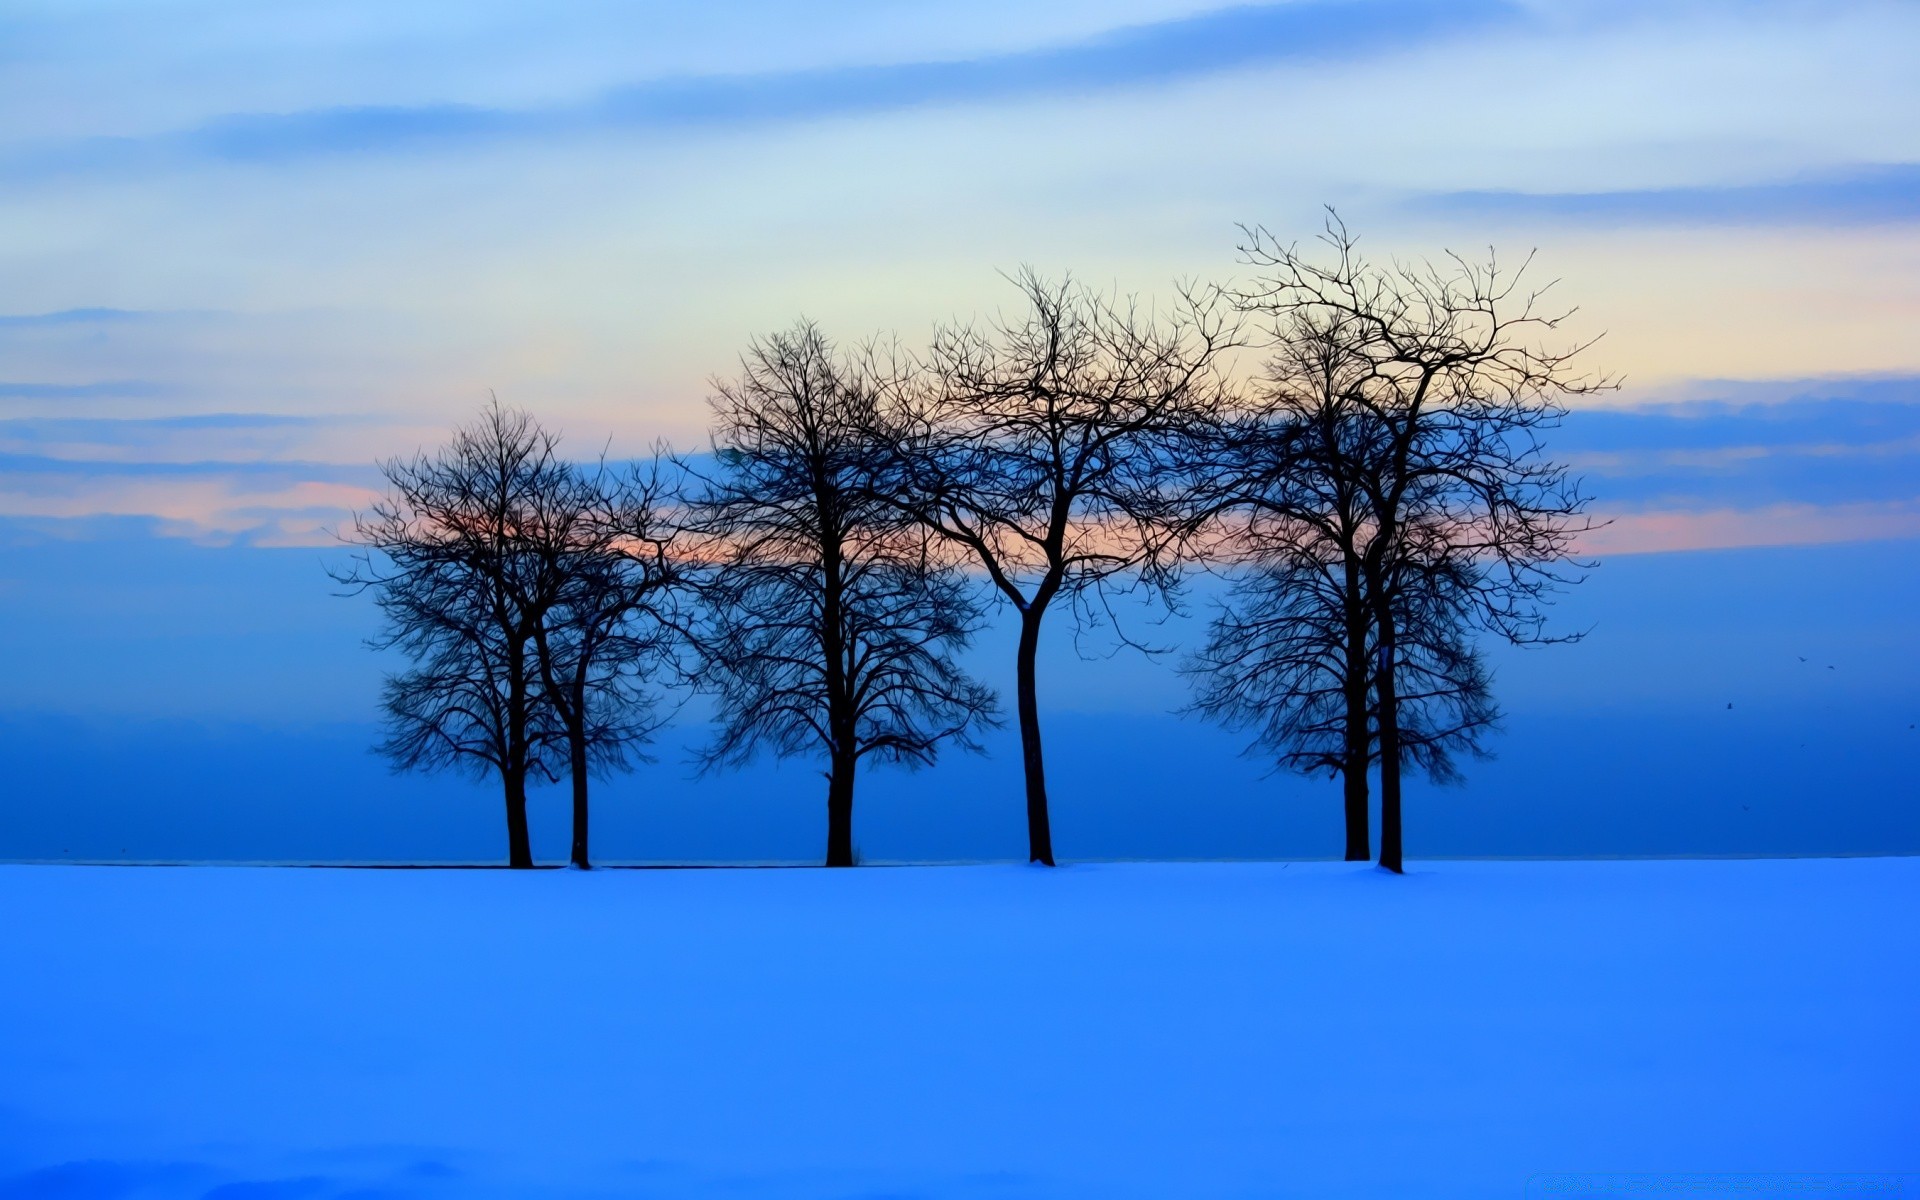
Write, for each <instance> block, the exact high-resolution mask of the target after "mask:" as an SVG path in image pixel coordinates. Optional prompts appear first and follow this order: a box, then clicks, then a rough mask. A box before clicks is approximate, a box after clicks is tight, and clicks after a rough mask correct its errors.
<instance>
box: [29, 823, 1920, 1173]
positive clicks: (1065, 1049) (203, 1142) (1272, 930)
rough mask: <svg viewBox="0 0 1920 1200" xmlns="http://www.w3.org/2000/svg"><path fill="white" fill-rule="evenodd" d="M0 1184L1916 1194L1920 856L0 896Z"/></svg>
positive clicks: (432, 882) (64, 881)
mask: <svg viewBox="0 0 1920 1200" xmlns="http://www.w3.org/2000/svg"><path fill="white" fill-rule="evenodd" d="M0 912H4V913H5V914H6V921H5V923H4V929H0V964H4V970H5V976H4V979H5V986H4V989H0V1197H26V1196H49V1197H51V1196H60V1197H120V1196H126V1197H176V1196H191V1197H207V1198H208V1200H280V1198H292V1197H314V1198H316V1200H325V1198H329V1197H346V1196H355V1197H361V1198H370V1197H374V1196H385V1197H403V1196H404V1197H416V1196H417V1197H422V1198H434V1197H466V1196H476V1197H494V1196H501V1197H505V1196H555V1197H589V1196H594V1197H599V1196H606V1197H612V1196H636V1197H648V1196H659V1197H683V1196H737V1197H747V1198H758V1197H795V1198H809V1200H810V1198H815V1197H870V1198H878V1197H883V1196H886V1197H909V1196H912V1197H983V1198H996V1200H998V1198H1006V1200H1019V1198H1025V1197H1103V1198H1104V1197H1121V1198H1125V1197H1153V1198H1163V1197H1215V1196H1219V1197H1242V1196H1247V1197H1253V1196H1263V1197H1266V1196H1271V1197H1312V1198H1316V1200H1317V1198H1322V1197H1361V1196H1364V1197H1436V1198H1445V1197H1463V1198H1464V1197H1472V1198H1475V1200H1479V1198H1482V1197H1516V1198H1517V1197H1520V1196H1523V1195H1526V1194H1530V1193H1529V1191H1528V1180H1529V1178H1530V1177H1533V1176H1535V1175H1537V1174H1538V1173H1541V1172H1562V1171H1635V1172H1723V1171H1724V1172H1758V1171H1795V1172H1840V1171H1852V1172H1862V1171H1899V1170H1913V1169H1915V1167H1916V1165H1920V1021H1916V1019H1915V1018H1916V1015H1920V1001H1917V1000H1916V997H1920V988H1917V987H1916V984H1917V983H1920V923H1917V922H1916V921H1915V914H1916V912H1920V859H1830V860H1787V861H1690V862H1550V863H1549V862H1525V863H1523V862H1507V863H1492V862H1434V863H1422V864H1419V865H1418V867H1417V869H1416V870H1415V872H1414V873H1413V874H1411V875H1409V876H1408V877H1406V878H1393V877H1390V876H1387V875H1384V874H1382V873H1380V872H1378V871H1375V870H1372V869H1370V868H1356V867H1351V866H1345V865H1336V864H1328V863H1295V864H1291V865H1282V864H1278V863H1274V864H1155V865H1147V864H1128V865H1077V866H1069V867H1065V868H1061V869H1059V870H1057V871H1047V870H1044V869H1039V868H1024V867H1009V866H983V867H941V868H885V869H881V868H875V869H861V870H855V871H841V872H827V871H818V870H724V871H618V872H616V871H602V872H595V873H591V874H582V873H579V872H562V871H549V872H538V873H508V872H505V871H368V870H294V869H270V868H262V869H249V868H132V867H27V866H13V867H0Z"/></svg>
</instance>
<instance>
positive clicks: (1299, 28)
mask: <svg viewBox="0 0 1920 1200" xmlns="http://www.w3.org/2000/svg"><path fill="white" fill-rule="evenodd" d="M1523 16H1524V12H1523V10H1522V9H1521V8H1520V7H1519V6H1518V5H1516V4H1513V3H1510V2H1508V0H1452V2H1447V0H1306V2H1302V3H1288V4H1264V5H1249V6H1243V7H1234V8H1227V9H1221V10H1217V11H1214V12H1207V13H1201V14H1199V15H1195V16H1190V17H1184V18H1180V19H1176V20H1169V21H1162V22H1156V23H1152V24H1146V25H1139V26H1133V27H1128V28H1123V29H1118V30H1114V31H1111V32H1108V33H1106V34H1102V35H1099V36H1096V37H1092V38H1088V39H1084V40H1081V41H1078V42H1073V43H1069V44H1065V45H1059V46H1053V47H1047V48H1041V49H1034V50H1026V51H1019V52H1013V53H1001V54H992V55H986V56H982V57H976V58H971V59H961V60H949V61H918V62H907V63H894V64H879V65H862V66H839V67H828V68H819V69H809V70H789V71H770V72H762V73H757V74H738V75H715V76H697V77H686V78H663V79H654V80H648V81H645V82H640V83H636V84H633V85H630V86H626V87H620V88H616V89H612V90H610V91H606V92H603V93H601V94H599V95H597V96H594V97H592V98H590V99H587V100H585V101H583V102H580V103H577V104H573V105H563V106H554V107H547V108H522V109H513V108H501V107H489V106H483V105H468V104H455V103H448V104H426V105H405V106H378V105H371V106H357V107H338V108H322V109H315V110H310V111H304V112H289V113H272V114H236V115H231V116H226V117H222V118H218V119H215V120H212V121H209V122H207V123H205V124H202V125H200V126H199V127H197V128H194V129H190V130H185V131H181V132H177V133H173V134H167V135H161V136H156V137H143V138H92V139H84V140H79V141H73V142H66V143H60V144H54V145H43V146H40V147H37V148H33V149H25V150H20V151H16V152H14V153H13V154H12V155H11V156H10V157H9V158H8V159H7V160H5V161H4V162H0V172H4V173H6V174H11V175H14V176H23V175H24V176H30V175H36V174H48V173H60V172H63V171H72V170H90V169H95V168H101V167H125V166H139V165H143V164H156V163H164V162H166V161H169V160H174V159H180V158H185V159H212V160H219V161H232V162H280V161H286V160H289V159H297V158H304V157H311V156H318V155H333V154H344V153H364V152H391V151H417V150H423V149H432V148H438V147H448V146H457V145H463V144H474V143H481V142H493V141H500V140H508V139H519V138H530V137H543V136H553V135H563V134H569V133H577V132H588V131H596V130H623V129H675V128H699V127H712V126H720V125H739V124H766V123H774V122H793V121H805V120H811V119H818V118H824V117H834V116H843V115H859V114H868V113H880V112H888V111H895V110H900V109H908V108H914V107H919V106H927V105H953V104H974V103H990V102H995V101H1003V100H1018V99H1026V98H1032V97H1045V96H1053V95H1074V94H1084V93H1089V92H1096V91H1106V90H1115V89H1125V88H1132V87H1141V86H1152V85H1155V84H1162V83H1168V82H1172V81H1177V80H1182V79H1190V78H1196V77H1201V76H1205V75H1209V74H1213V73H1217V72H1223V71H1232V70H1239V69H1244V68H1249V67H1256V66H1261V65H1265V64H1276V63H1285V62H1292V61H1313V60H1338V59H1353V58H1361V57H1364V56H1367V55H1370V54H1378V53H1381V52H1385V51H1391V50H1395V49H1399V48H1402V47H1406V46H1411V45H1417V44H1421V43H1423V42H1430V41H1435V40H1443V39H1446V38H1449V37H1454V36H1458V35H1462V34H1466V33H1468V32H1472V31H1480V30H1485V29H1487V28H1489V27H1494V26H1499V25H1507V24H1514V23H1517V22H1519V21H1520V20H1522V19H1523Z"/></svg>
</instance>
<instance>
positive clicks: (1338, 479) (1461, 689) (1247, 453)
mask: <svg viewBox="0 0 1920 1200" xmlns="http://www.w3.org/2000/svg"><path fill="white" fill-rule="evenodd" d="M1283 333H1284V336H1282V337H1278V338H1275V339H1274V340H1273V341H1272V344H1271V345H1270V347H1269V349H1270V351H1271V356H1270V357H1269V359H1268V361H1267V364H1266V370H1265V372H1264V373H1263V375H1262V376H1261V378H1260V379H1258V380H1257V381H1256V383H1257V386H1256V387H1255V388H1254V389H1253V390H1252V392H1251V393H1250V395H1249V401H1250V402H1249V404H1248V406H1247V407H1246V408H1245V409H1243V410H1241V411H1239V412H1237V413H1235V414H1233V417H1232V419H1230V420H1228V421H1225V422H1222V423H1221V424H1219V425H1218V426H1216V427H1215V428H1214V429H1212V430H1210V431H1208V434H1207V436H1205V437H1202V438H1199V439H1196V440H1195V441H1194V442H1193V443H1191V444H1190V445H1189V447H1188V448H1187V450H1186V452H1185V453H1184V454H1183V461H1184V464H1185V467H1186V470H1187V472H1188V474H1189V476H1190V478H1191V481H1192V482H1191V485H1190V486H1191V494H1192V495H1193V496H1194V497H1195V500H1196V504H1195V514H1196V518H1204V519H1207V520H1208V521H1209V523H1210V524H1211V525H1212V527H1213V528H1212V532H1213V534H1214V536H1212V537H1211V538H1209V539H1208V542H1207V546H1206V551H1205V553H1206V555H1207V557H1208V558H1209V559H1210V560H1211V561H1213V562H1215V563H1217V564H1220V565H1222V566H1224V567H1225V568H1227V571H1228V573H1229V574H1230V575H1231V577H1232V579H1233V583H1232V586H1231V587H1230V589H1229V591H1228V593H1227V596H1226V598H1225V600H1224V601H1223V602H1222V604H1221V606H1220V610H1219V612H1218V614H1217V616H1216V617H1215V619H1214V620H1213V621H1212V622H1211V624H1210V625H1209V627H1208V639H1207V642H1206V645H1205V647H1204V648H1203V649H1202V650H1200V651H1199V652H1197V653H1196V654H1194V655H1193V656H1192V657H1190V658H1189V659H1188V660H1187V662H1186V663H1185V665H1184V668H1183V669H1184V670H1185V671H1186V672H1187V674H1188V675H1189V676H1190V677H1191V678H1192V680H1193V683H1194V689H1195V696H1194V700H1193V703H1192V704H1191V706H1190V711H1194V712H1197V713H1200V714H1201V715H1204V716H1207V717H1210V718H1213V719H1215V720H1218V721H1220V722H1222V723H1223V724H1225V725H1226V726H1228V727H1229V728H1233V729H1244V730H1249V731H1251V732H1252V733H1253V734H1254V742H1253V746H1252V747H1250V748H1251V749H1258V750H1261V751H1263V752H1265V753H1268V754H1271V755H1273V756H1274V757H1275V759H1276V761H1277V762H1278V763H1279V765H1280V766H1281V767H1282V768H1284V769H1287V770H1292V771H1296V772H1299V773H1303V774H1316V773H1318V772H1320V771H1326V772H1327V773H1329V774H1331V775H1333V776H1336V777H1338V778H1340V779H1341V781H1342V790H1343V810H1344V817H1345V827H1346V858H1347V859H1348V860H1349V861H1364V860H1366V859H1369V858H1371V857H1372V856H1373V852H1372V843H1371V839H1370V837H1369V829H1368V826H1369V820H1368V815H1369V814H1368V806H1369V791H1368V786H1367V774H1368V770H1369V768H1370V766H1371V765H1372V764H1373V763H1374V762H1375V761H1376V759H1377V753H1376V748H1377V740H1376V738H1375V733H1374V715H1375V713H1374V695H1373V683H1374V663H1375V657H1376V654H1375V652H1376V647H1375V638H1374V619H1373V609H1372V604H1371V598H1370V596H1369V594H1368V592H1367V589H1366V574H1365V564H1364V561H1363V556H1364V552H1365V548H1366V546H1367V543H1368V541H1369V539H1370V536H1371V529H1372V521H1371V518H1370V514H1369V510H1368V508H1367V503H1366V493H1365V491H1364V489H1363V488H1362V487H1361V486H1360V483H1359V482H1358V480H1357V479H1356V478H1355V476H1354V473H1353V471H1352V470H1351V469H1350V464H1351V463H1354V462H1360V461H1364V460H1365V459H1366V457H1367V455H1368V453H1369V451H1370V448H1371V447H1372V445H1373V443H1374V442H1376V441H1377V439H1378V437H1379V435H1380V430H1379V429H1378V427H1377V423H1375V422H1374V421H1372V420H1371V418H1370V416H1369V413H1368V411H1367V409H1366V407H1365V406H1364V405H1363V404H1362V403H1360V401H1359V400H1358V398H1357V395H1356V393H1357V390H1358V389H1360V388H1362V387H1363V386H1364V385H1365V382H1366V380H1367V378H1368V376H1369V373H1370V368H1369V364H1368V363H1367V362H1366V361H1365V360H1364V359H1362V358H1361V357H1359V356H1358V355H1356V354H1354V353H1353V352H1352V350H1351V348H1350V347H1349V346H1348V345H1347V335H1348V330H1347V329H1346V328H1345V327H1344V326H1343V325H1342V323H1340V322H1338V321H1319V320H1316V319H1315V314H1305V313H1302V314H1295V315H1293V316H1292V317H1291V318H1290V319H1289V320H1288V321H1287V322H1286V325H1285V327H1284V330H1283ZM1434 582H1436V583H1437V582H1440V581H1439V580H1435V581H1434ZM1416 598H1417V599H1419V600H1421V601H1422V603H1420V604H1418V605H1414V604H1412V603H1411V602H1412V601H1413V600H1415V599H1416ZM1444 600H1445V597H1444V595H1428V594H1425V593H1422V594H1421V595H1420V596H1418V597H1416V596H1414V595H1413V594H1409V595H1408V596H1406V597H1404V598H1403V601H1405V602H1403V604H1402V612H1401V614H1400V617H1399V622H1398V624H1399V628H1400V630H1401V635H1400V642H1401V660H1402V661H1401V667H1400V669H1401V673H1402V675H1403V677H1404V682H1403V684H1402V687H1401V689H1400V695H1401V700H1402V714H1401V727H1402V739H1401V740H1402V744H1403V746H1404V747H1405V748H1406V749H1407V750H1408V751H1409V752H1410V754H1411V755H1412V756H1413V757H1414V758H1415V760H1416V762H1417V765H1419V766H1420V767H1421V768H1422V769H1423V770H1424V771H1426V772H1427V774H1428V775H1429V776H1430V777H1432V778H1435V779H1436V780H1447V781H1450V780H1453V779H1456V778H1458V773H1457V771H1456V770H1455V768H1454V765H1453V758H1454V755H1455V754H1456V753H1459V752H1466V753H1469V754H1476V755H1477V754H1480V753H1482V752H1483V751H1482V746H1481V737H1482V735H1483V734H1484V733H1485V732H1486V731H1487V730H1488V729H1489V728H1491V727H1492V725H1493V723H1494V721H1495V719H1496V713H1495V711H1494V708H1493V705H1492V701H1491V698H1490V696H1489V695H1488V693H1487V678H1486V673H1485V670H1484V668H1483V666H1482V664H1481V660H1480V658H1479V656H1478V654H1477V653H1476V652H1475V651H1474V649H1473V647H1472V645H1471V643H1470V642H1467V641H1464V640H1463V639H1462V636H1461V632H1460V630H1459V629H1458V628H1457V626H1458V624H1459V619H1460V617H1461V615H1462V614H1461V613H1460V612H1459V611H1456V610H1455V609H1450V608H1448V606H1447V605H1446V604H1445V603H1444ZM1456 608H1457V606H1456Z"/></svg>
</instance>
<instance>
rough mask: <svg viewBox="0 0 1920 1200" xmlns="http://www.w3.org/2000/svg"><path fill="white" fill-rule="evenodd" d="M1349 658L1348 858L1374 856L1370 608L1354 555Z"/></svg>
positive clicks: (1344, 778) (1345, 777)
mask: <svg viewBox="0 0 1920 1200" xmlns="http://www.w3.org/2000/svg"><path fill="white" fill-rule="evenodd" d="M1346 568H1347V570H1346V575H1347V577H1346V592H1347V594H1346V609H1347V611H1346V619H1347V662H1346V667H1347V670H1346V678H1345V679H1344V680H1343V681H1342V685H1343V686H1342V690H1343V691H1344V693H1345V700H1346V707H1347V711H1346V735H1347V736H1346V753H1345V765H1344V766H1343V767H1342V768H1341V771H1340V775H1341V782H1342V783H1343V785H1344V788H1345V792H1346V795H1345V801H1346V818H1347V822H1346V823H1347V861H1348V862H1366V861H1367V860H1368V859H1370V858H1372V857H1373V839H1372V836H1371V833H1370V831H1369V830H1368V829H1367V799H1368V798H1367V762H1368V760H1369V759H1370V757H1371V755H1370V753H1369V751H1370V750H1371V749H1372V731H1371V730H1370V729H1369V728H1368V719H1369V716H1370V714H1369V713H1368V711H1367V691H1368V686H1367V685H1368V678H1367V676H1368V663H1367V610H1366V598H1365V597H1364V596H1363V595H1362V594H1361V591H1360V564H1359V563H1357V562H1355V561H1354V560H1353V558H1352V557H1351V556H1349V557H1348V559H1347V564H1346Z"/></svg>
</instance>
